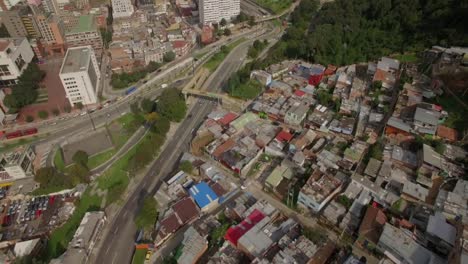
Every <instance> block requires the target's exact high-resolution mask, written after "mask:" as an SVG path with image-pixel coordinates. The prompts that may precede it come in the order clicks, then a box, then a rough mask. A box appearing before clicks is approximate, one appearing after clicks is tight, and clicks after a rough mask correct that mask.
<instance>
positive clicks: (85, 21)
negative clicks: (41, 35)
mask: <svg viewBox="0 0 468 264" xmlns="http://www.w3.org/2000/svg"><path fill="white" fill-rule="evenodd" d="M95 30H96V22H95V20H94V15H82V16H80V17H79V18H78V23H77V24H76V26H75V27H74V28H72V29H71V30H70V31H69V32H67V33H70V34H74V33H81V32H90V31H95Z"/></svg>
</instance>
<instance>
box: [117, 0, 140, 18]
mask: <svg viewBox="0 0 468 264" xmlns="http://www.w3.org/2000/svg"><path fill="white" fill-rule="evenodd" d="M134 11H135V10H134V7H133V5H132V1H131V0H112V17H113V18H122V17H130V16H131V15H132V14H133V12H134Z"/></svg>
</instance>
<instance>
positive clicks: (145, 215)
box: [135, 196, 158, 229]
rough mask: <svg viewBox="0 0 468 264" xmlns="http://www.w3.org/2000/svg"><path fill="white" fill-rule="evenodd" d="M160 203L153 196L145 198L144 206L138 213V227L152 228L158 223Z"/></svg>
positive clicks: (136, 222) (136, 220)
mask: <svg viewBox="0 0 468 264" xmlns="http://www.w3.org/2000/svg"><path fill="white" fill-rule="evenodd" d="M157 207H158V203H157V202H156V200H155V199H154V197H153V196H147V197H146V198H145V199H144V200H143V207H142V208H141V209H140V212H139V213H138V215H137V217H136V219H135V224H136V226H137V227H138V228H143V229H150V228H152V227H153V225H154V223H156V218H157V217H158V209H157Z"/></svg>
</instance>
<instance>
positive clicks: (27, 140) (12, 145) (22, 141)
mask: <svg viewBox="0 0 468 264" xmlns="http://www.w3.org/2000/svg"><path fill="white" fill-rule="evenodd" d="M37 139H39V137H38V136H33V137H30V138H20V139H18V140H17V141H14V140H13V141H12V142H11V143H10V142H9V143H3V145H2V146H1V147H0V153H3V152H7V151H10V150H12V149H14V148H17V147H19V146H22V145H26V144H30V143H32V142H33V141H35V140H37Z"/></svg>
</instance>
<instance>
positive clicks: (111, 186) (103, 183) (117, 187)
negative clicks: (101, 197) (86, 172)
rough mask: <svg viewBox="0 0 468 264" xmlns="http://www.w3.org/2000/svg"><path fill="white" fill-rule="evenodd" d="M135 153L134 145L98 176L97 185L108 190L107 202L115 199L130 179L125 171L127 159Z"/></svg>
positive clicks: (109, 202)
mask: <svg viewBox="0 0 468 264" xmlns="http://www.w3.org/2000/svg"><path fill="white" fill-rule="evenodd" d="M134 154H135V147H133V148H132V149H130V150H129V151H128V152H127V154H125V155H124V156H123V157H122V158H120V159H119V160H118V161H116V162H115V163H114V165H112V166H111V167H110V168H109V170H107V171H106V172H105V173H104V174H103V175H102V176H101V177H99V178H98V180H97V181H98V187H99V188H100V189H103V190H108V193H107V204H111V203H113V202H115V201H117V200H118V199H119V198H120V196H121V195H122V194H123V192H124V191H125V189H126V188H127V185H128V183H129V181H130V179H129V175H128V173H127V168H128V164H129V160H130V158H131V157H132V155H134Z"/></svg>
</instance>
